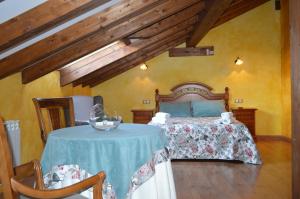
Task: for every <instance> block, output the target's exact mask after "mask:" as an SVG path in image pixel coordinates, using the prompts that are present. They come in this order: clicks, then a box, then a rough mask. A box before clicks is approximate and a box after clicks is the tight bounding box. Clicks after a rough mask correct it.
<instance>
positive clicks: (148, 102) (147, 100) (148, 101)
mask: <svg viewBox="0 0 300 199" xmlns="http://www.w3.org/2000/svg"><path fill="white" fill-rule="evenodd" d="M150 102H151V100H149V99H144V100H143V104H150Z"/></svg>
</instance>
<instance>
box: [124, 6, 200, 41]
mask: <svg viewBox="0 0 300 199" xmlns="http://www.w3.org/2000/svg"><path fill="white" fill-rule="evenodd" d="M203 9H204V4H203V2H199V3H196V4H195V5H192V6H190V7H188V8H186V9H184V10H183V11H181V12H179V13H176V14H174V15H172V16H170V17H168V18H166V19H163V20H161V21H159V22H158V23H155V24H153V25H151V26H149V27H147V28H145V29H143V30H140V31H138V32H136V33H134V34H132V35H130V36H129V37H128V38H129V39H147V38H150V37H153V36H155V35H157V34H159V33H161V32H163V31H165V30H166V29H168V28H171V27H172V26H175V25H177V24H179V23H181V22H183V21H185V20H187V19H189V18H191V17H193V16H195V15H197V14H198V13H199V12H200V11H201V10H203ZM196 20H197V19H196Z"/></svg>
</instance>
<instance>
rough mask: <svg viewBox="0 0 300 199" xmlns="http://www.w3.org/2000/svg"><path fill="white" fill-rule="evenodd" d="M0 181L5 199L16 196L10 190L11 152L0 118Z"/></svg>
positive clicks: (11, 174)
mask: <svg viewBox="0 0 300 199" xmlns="http://www.w3.org/2000/svg"><path fill="white" fill-rule="evenodd" d="M0 160H1V161H0V179H1V183H2V186H3V194H4V198H5V199H14V198H16V194H14V192H13V191H12V189H11V186H10V178H12V177H13V176H14V170H13V163H12V156H11V150H10V148H9V144H8V138H7V134H6V131H5V128H4V122H3V120H2V118H1V117H0Z"/></svg>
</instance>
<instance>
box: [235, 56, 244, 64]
mask: <svg viewBox="0 0 300 199" xmlns="http://www.w3.org/2000/svg"><path fill="white" fill-rule="evenodd" d="M234 63H235V65H242V64H243V63H244V61H243V60H241V58H239V57H237V58H236V60H235V61H234Z"/></svg>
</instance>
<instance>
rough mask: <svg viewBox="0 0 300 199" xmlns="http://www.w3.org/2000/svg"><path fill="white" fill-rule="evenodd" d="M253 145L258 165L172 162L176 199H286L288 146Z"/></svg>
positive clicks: (264, 142) (287, 191) (261, 142)
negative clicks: (256, 151) (258, 156)
mask: <svg viewBox="0 0 300 199" xmlns="http://www.w3.org/2000/svg"><path fill="white" fill-rule="evenodd" d="M257 145H258V148H259V151H260V153H261V157H262V160H263V165H261V166H257V165H250V164H243V163H232V162H211V161H210V162H206V161H180V162H178V161H176V162H172V167H173V172H174V178H175V185H176V191H177V199H290V198H291V145H290V144H289V143H287V142H280V141H259V142H258V143H257ZM1 198H2V197H1V194H0V199H1Z"/></svg>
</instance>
